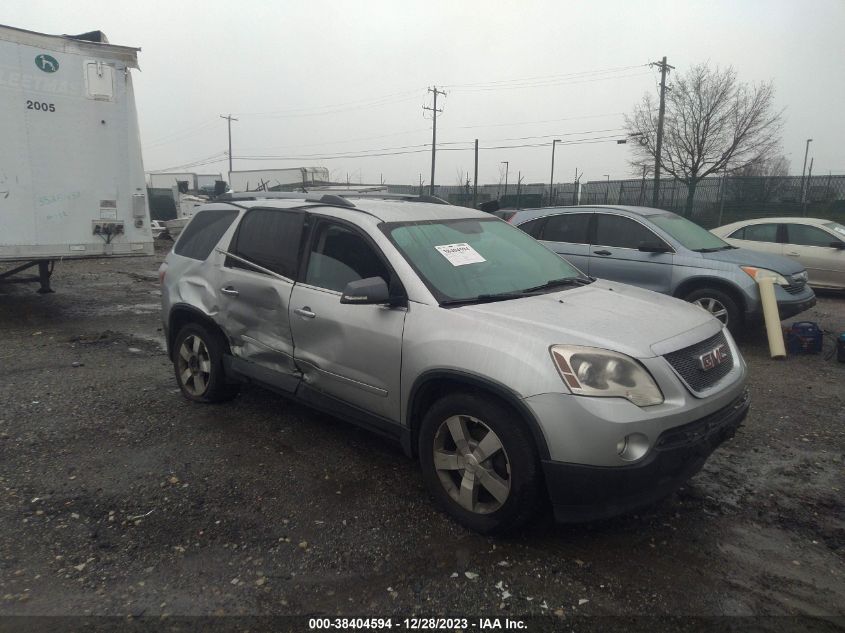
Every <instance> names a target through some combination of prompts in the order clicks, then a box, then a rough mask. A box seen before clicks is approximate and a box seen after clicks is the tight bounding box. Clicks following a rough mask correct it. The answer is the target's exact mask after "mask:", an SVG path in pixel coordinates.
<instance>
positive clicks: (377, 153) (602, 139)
mask: <svg viewBox="0 0 845 633" xmlns="http://www.w3.org/2000/svg"><path fill="white" fill-rule="evenodd" d="M618 139H619V135H618V134H613V135H607V136H595V137H589V138H586V139H577V140H572V141H564V142H562V143H558V145H590V144H593V143H609V142H614V143H615V142H616V141H617V140H618ZM468 143H471V142H468ZM550 145H551V143H550V142H549V143H522V144H517V145H492V146H488V147H479V149H485V150H490V149H521V148H532V147H549V146H550ZM473 149H474V148H473V147H472V146H471V145H470V146H469V147H441V148H440V151H441V152H467V151H472V150H473ZM428 151H429V150H428V149H408V150H399V151H389V150H369V151H368V150H363V151H362V152H361V153H359V154H355V155H350V154H341V155H336V154H326V155H322V156H315V155H307V156H302V155H298V156H237V157H236V158H238V160H254V161H265V160H335V159H339V158H377V157H381V156H403V155H407V154H422V153H426V152H428Z"/></svg>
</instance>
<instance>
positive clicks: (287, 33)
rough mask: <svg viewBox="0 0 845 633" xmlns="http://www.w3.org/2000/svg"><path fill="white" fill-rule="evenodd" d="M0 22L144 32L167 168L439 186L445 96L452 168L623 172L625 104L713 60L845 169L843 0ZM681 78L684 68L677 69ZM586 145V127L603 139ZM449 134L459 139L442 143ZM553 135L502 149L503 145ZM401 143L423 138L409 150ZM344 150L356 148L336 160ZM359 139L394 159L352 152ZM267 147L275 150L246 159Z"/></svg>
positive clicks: (14, 15) (20, 10)
mask: <svg viewBox="0 0 845 633" xmlns="http://www.w3.org/2000/svg"><path fill="white" fill-rule="evenodd" d="M0 23H4V24H7V25H9V26H14V27H19V28H24V29H29V30H33V31H39V32H44V33H52V34H61V33H71V34H76V33H82V32H85V31H90V30H96V29H99V30H101V31H103V32H104V33H106V35H107V36H108V38H109V41H110V42H111V43H113V44H121V45H127V46H137V47H140V48H141V49H142V51H141V53H140V55H139V62H140V66H141V71H140V72H135V75H134V83H135V91H136V100H137V105H138V111H139V117H140V125H141V141H142V145H143V149H144V164H145V168H146V169H147V170H148V171H149V170H161V169H166V168H170V167H175V166H180V165H183V164H186V163H193V162H202V161H203V160H205V159H216V162H210V163H208V164H206V165H201V166H196V167H191V168H190V169H186V171H194V172H197V173H220V172H225V171H226V170H227V163H226V159H225V158H224V157H223V152H224V151H225V150H226V148H227V137H226V122H225V121H224V120H222V119H220V118H219V115H221V114H228V113H232V114H233V115H234V116H236V117H238V118H239V121H237V122H235V123H233V124H232V137H233V155H234V168H235V169H236V170H237V169H262V168H272V167H299V166H312V165H321V166H325V167H327V168H328V169H329V170H330V171H331V173H332V176H333V179H335V180H338V181H343V180H345V179H346V177H347V174H349V177H350V179H351V180H352V181H353V182H359V181H363V182H365V183H366V182H378V181H379V178H381V177H383V178H384V180H385V182H390V183H417V182H418V180H419V177H420V174H422V178H423V180H424V181H425V182H426V183H427V182H429V177H430V176H429V174H430V165H431V163H430V160H431V156H430V143H431V120H430V118H424V116H423V115H424V112H423V109H422V107H423V106H424V105H429V106H430V105H431V95H430V94H428V93H427V92H426V89H427V87H429V86H433V85H437V86H438V87H443V89H444V90H445V91H446V92H447V95H446V96H445V97H439V99H438V107H441V106H442V108H443V110H444V111H443V113H442V114H441V115H440V116H439V118H438V126H437V139H438V147H441V148H442V149H444V150H445V149H447V148H456V149H461V148H468V149H465V150H462V151H441V152H438V156H437V177H436V182H437V184H456V183H457V182H458V180H459V177H460V176H459V174H460V172H463V173H467V172H468V173H470V175H471V174H472V169H473V152H472V149H471V147H472V142H473V139H475V138H478V139H479V140H480V145H481V147H482V148H490V149H482V151H481V152H480V159H479V182H481V183H495V182H497V181H498V180H499V178H500V169H504V166H503V165H501V161H508V162H509V171H510V174H509V181H510V182H511V183H514V182H515V181H516V177H517V173H518V172H520V171H521V172H522V175H523V177H524V179H525V180H524V181H525V182H547V181H548V179H549V175H550V158H551V149H550V146H549V143H550V142H551V139H553V138H558V139H561V141H564V143H569V144H559V145H558V146H557V149H556V154H555V176H556V178H555V180H556V181H558V182H560V181H571V180H572V179H573V176H574V172H575V169H576V168H578V169H579V171H583V172H584V179H585V180H602V179H604V178H605V174H608V175H610V177H611V178H625V177H628V176H629V175H630V174H631V169H630V167H628V165H627V160H628V159H629V157H630V156H629V150H628V149H627V146H625V145H617V144H616V143H615V140H614V139H616V138H621V137H622V136H623V135H624V134H623V133H622V130H621V129H620V128H621V127H622V125H623V113H626V112H630V111H631V110H632V108H633V106H634V105H635V104H636V103H637V102H638V101H639V100H640V99H641V98H642V96H643V94H644V93H645V92H647V91H654V92H656V90H657V85H658V83H659V73H658V71H657V70H655V69H653V68H649V67H648V66H647V64H648V63H649V62H652V61H655V60H658V59H659V58H660V57H662V56H664V55H665V56H667V57H668V61H669V63H670V64H671V65H673V66H675V67H676V68H677V71H683V70H685V69H686V68H688V67H689V66H690V65H692V64H695V63H699V62H703V61H709V62H710V63H711V64H713V65H733V66H734V68H735V69H736V71H737V73H738V75H739V78H740V79H741V80H742V81H746V82H758V81H768V80H773V81H774V84H775V87H776V93H777V97H776V98H777V103H778V106H779V107H780V108H784V109H785V113H786V114H785V116H786V125H785V129H784V135H783V151H784V154H785V155H786V156H787V158H788V159H789V161H790V163H791V171H792V173H798V174H800V173H801V167H802V162H803V158H804V144H805V140H806V139H807V138H812V139H813V142H812V143H811V144H810V155H811V156H812V157H814V158H815V165H814V169H813V173H814V174H827V173H828V171H832V172H833V173H840V174H842V173H845V115H843V113H845V70H843V62H845V36H843V34H845V0H806V1H805V2H796V1H795V0H731V1H720V0H707V1H706V2H705V1H702V2H698V1H680V0H670V1H666V2H660V1H645V0H643V1H637V2H631V1H629V0H619V1H612V0H606V1H605V0H593V1H591V2H577V3H576V2H561V1H552V2H540V1H537V2H529V1H527V0H526V1H521V2H495V1H493V0H483V1H469V0H464V1H463V2H461V1H455V0H448V1H444V2H441V1H438V0H427V1H425V2H415V1H412V0H401V1H398V0H388V1H384V2H382V1H375V0H367V1H358V2H356V1H352V0H345V1H340V0H335V1H330V2H329V1H326V2H321V1H315V0H309V1H297V2H293V1H291V0H287V1H285V0H282V1H276V2H272V3H270V2H259V1H257V0H239V1H237V2H232V1H231V0H228V1H226V2H223V1H218V0H205V1H203V2H180V1H178V0H171V1H158V0H157V1H136V2H123V1H120V0H106V1H101V0H96V1H95V0H84V1H81V0H64V1H62V2H47V1H43V0H3V4H2V10H0ZM670 82H671V76H670ZM587 141H589V142H587ZM441 143H442V144H443V145H442V146H441ZM513 145H537V146H536V147H522V148H515V147H510V148H501V149H492V148H494V147H500V146H513ZM396 152H415V153H405V154H396ZM343 153H346V156H344V157H341V158H330V157H332V156H337V155H338V154H343ZM360 153H369V154H379V153H381V154H388V153H394V155H383V156H370V157H365V158H364V157H355V158H353V157H349V156H358V155H359V154H360ZM248 156H249V157H257V156H268V157H274V158H272V159H271V160H261V161H259V160H247V159H246V158H241V157H248Z"/></svg>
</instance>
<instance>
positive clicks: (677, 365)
mask: <svg viewBox="0 0 845 633" xmlns="http://www.w3.org/2000/svg"><path fill="white" fill-rule="evenodd" d="M720 344H721V345H722V346H723V347H722V349H723V350H724V352H725V354H726V356H727V357H726V358H725V359H724V360H723V361H722V362H721V364H718V365H715V366H714V367H712V368H711V369H704V368H703V367H702V363H701V357H702V355H706V354H707V353H708V352H711V351H712V350H714V349H715V348H716V347H717V346H718V345H720ZM664 358H665V359H666V360H667V361H669V364H670V365H672V367H673V368H674V369H675V371H676V372H678V375H679V376H680V377H681V378H682V379H683V380H684V382H686V383H687V386H688V387H689V388H690V389H692V390H693V391H696V392H700V391H704V390H705V389H708V388H710V387H712V386H713V385H715V384H716V383H717V382H719V381H720V380H721V379H722V378H724V377H725V376H727V375H728V373H730V371H731V369H733V365H734V357H733V352H732V351H731V348H730V346H729V345H728V341H727V339H726V338H725V335H724V334H723V333H722V332H719V333H718V334H716V335H715V336H711V337H710V338H708V339H705V340H703V341H701V342H700V343H696V344H695V345H690V346H689V347H685V348H684V349H679V350H678V351H676V352H670V353H669V354H666V355H665V356H664Z"/></svg>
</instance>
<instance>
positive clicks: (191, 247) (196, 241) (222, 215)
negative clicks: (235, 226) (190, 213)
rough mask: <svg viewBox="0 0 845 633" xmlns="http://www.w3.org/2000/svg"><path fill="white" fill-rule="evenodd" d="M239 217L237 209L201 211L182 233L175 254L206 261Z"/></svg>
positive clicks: (174, 250)
mask: <svg viewBox="0 0 845 633" xmlns="http://www.w3.org/2000/svg"><path fill="white" fill-rule="evenodd" d="M237 215H238V212H237V211H236V210H235V209H223V210H219V211H217V210H207V211H200V212H199V213H197V214H196V215H195V216H194V217H193V218H192V219H191V221H190V222H188V226H186V227H185V229H184V230H183V231H182V235H180V236H179V240H178V241H177V242H176V246H175V247H174V249H173V252H174V253H176V254H177V255H181V256H182V257H190V258H191V259H198V260H200V261H204V260H205V259H206V258H207V257H208V256H209V255H210V254H211V251H212V250H213V249H214V247H215V246H216V245H217V242H219V241H220V238H221V237H223V234H224V233H225V232H226V229H228V228H229V227H230V226H231V225H232V222H234V220H235V218H236V217H237Z"/></svg>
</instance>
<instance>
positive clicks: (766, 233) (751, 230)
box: [742, 224, 778, 242]
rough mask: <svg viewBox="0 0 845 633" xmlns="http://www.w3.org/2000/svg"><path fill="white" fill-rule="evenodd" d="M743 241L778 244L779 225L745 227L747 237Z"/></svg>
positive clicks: (750, 225)
mask: <svg viewBox="0 0 845 633" xmlns="http://www.w3.org/2000/svg"><path fill="white" fill-rule="evenodd" d="M742 239H744V240H751V241H752V242H777V241H778V225H777V224H749V225H748V226H746V227H745V237H743V238H742Z"/></svg>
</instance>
